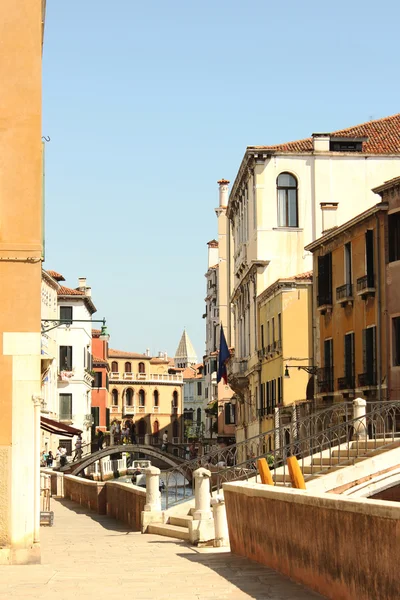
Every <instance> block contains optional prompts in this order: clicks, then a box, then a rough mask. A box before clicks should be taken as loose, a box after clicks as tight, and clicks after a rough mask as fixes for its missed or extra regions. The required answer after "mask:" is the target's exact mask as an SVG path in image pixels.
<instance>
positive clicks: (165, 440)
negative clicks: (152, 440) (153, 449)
mask: <svg viewBox="0 0 400 600" xmlns="http://www.w3.org/2000/svg"><path fill="white" fill-rule="evenodd" d="M167 448H168V431H164V433H163V436H162V446H161V450H162V451H163V452H166V451H167Z"/></svg>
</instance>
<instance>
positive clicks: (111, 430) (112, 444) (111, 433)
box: [110, 421, 115, 446]
mask: <svg viewBox="0 0 400 600" xmlns="http://www.w3.org/2000/svg"><path fill="white" fill-rule="evenodd" d="M114 437H115V421H113V422H112V423H111V427H110V446H114V441H115V440H114Z"/></svg>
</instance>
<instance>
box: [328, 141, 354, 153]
mask: <svg viewBox="0 0 400 600" xmlns="http://www.w3.org/2000/svg"><path fill="white" fill-rule="evenodd" d="M329 150H330V151H331V152H362V142H357V141H355V140H346V141H345V142H343V141H342V142H335V141H334V140H331V141H330V142H329Z"/></svg>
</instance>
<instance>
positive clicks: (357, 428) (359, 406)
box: [353, 398, 368, 440]
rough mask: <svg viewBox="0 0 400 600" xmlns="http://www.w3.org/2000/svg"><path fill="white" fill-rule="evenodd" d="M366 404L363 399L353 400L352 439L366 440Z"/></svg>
mask: <svg viewBox="0 0 400 600" xmlns="http://www.w3.org/2000/svg"><path fill="white" fill-rule="evenodd" d="M366 405H367V402H366V400H364V399H363V398H356V399H355V400H353V418H354V419H358V421H355V423H354V439H356V440H366V439H367V438H368V431H367V419H366V417H365V413H366Z"/></svg>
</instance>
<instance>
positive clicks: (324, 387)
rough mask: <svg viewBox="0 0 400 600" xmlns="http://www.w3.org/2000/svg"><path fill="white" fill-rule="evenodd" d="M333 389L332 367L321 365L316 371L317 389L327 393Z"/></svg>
mask: <svg viewBox="0 0 400 600" xmlns="http://www.w3.org/2000/svg"><path fill="white" fill-rule="evenodd" d="M333 390H334V378H333V367H323V368H322V369H319V371H318V391H319V393H320V394H329V393H331V392H333Z"/></svg>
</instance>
